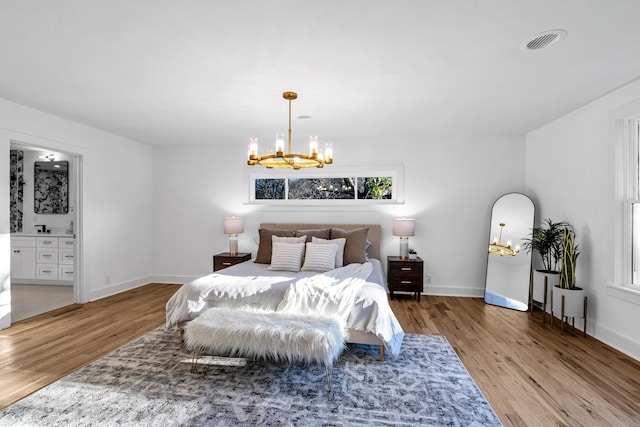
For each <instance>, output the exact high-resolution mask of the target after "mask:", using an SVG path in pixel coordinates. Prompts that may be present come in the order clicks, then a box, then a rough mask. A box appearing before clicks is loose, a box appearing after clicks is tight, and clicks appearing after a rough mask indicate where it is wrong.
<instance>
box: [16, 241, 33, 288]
mask: <svg viewBox="0 0 640 427" xmlns="http://www.w3.org/2000/svg"><path fill="white" fill-rule="evenodd" d="M11 276H12V277H14V278H16V279H33V278H35V277H36V239H35V238H33V237H19V238H17V239H13V238H12V239H11Z"/></svg>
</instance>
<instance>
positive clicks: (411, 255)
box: [409, 248, 418, 259]
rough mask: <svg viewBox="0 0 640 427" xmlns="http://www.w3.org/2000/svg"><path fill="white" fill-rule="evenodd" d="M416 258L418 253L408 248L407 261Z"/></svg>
mask: <svg viewBox="0 0 640 427" xmlns="http://www.w3.org/2000/svg"><path fill="white" fill-rule="evenodd" d="M417 257H418V253H417V252H416V251H415V250H413V249H411V248H409V259H416V258H417Z"/></svg>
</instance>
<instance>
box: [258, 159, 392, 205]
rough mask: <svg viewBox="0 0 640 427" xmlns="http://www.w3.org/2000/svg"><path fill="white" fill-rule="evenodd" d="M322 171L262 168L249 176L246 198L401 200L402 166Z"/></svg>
mask: <svg viewBox="0 0 640 427" xmlns="http://www.w3.org/2000/svg"><path fill="white" fill-rule="evenodd" d="M327 169H328V170H322V171H309V170H305V171H278V170H275V171H274V170H268V169H265V170H263V171H261V172H259V173H252V174H250V176H249V201H250V203H256V204H258V203H259V204H283V203H284V204H287V203H289V204H300V205H306V204H312V205H327V204H379V203H383V204H384V203H402V177H403V169H402V166H391V167H380V168H375V170H373V171H372V170H370V169H371V168H342V169H340V168H335V167H330V168H327Z"/></svg>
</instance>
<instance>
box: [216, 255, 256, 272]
mask: <svg viewBox="0 0 640 427" xmlns="http://www.w3.org/2000/svg"><path fill="white" fill-rule="evenodd" d="M250 259H251V253H249V252H238V253H237V254H235V255H231V254H230V253H229V252H222V253H219V254H216V255H214V256H213V271H218V270H222V269H223V268H227V267H231V266H232V265H236V264H240V263H241V262H245V261H249V260H250Z"/></svg>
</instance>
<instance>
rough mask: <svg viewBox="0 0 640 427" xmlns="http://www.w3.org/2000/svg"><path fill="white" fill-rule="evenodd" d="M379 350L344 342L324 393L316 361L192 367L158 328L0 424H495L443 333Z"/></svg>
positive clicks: (11, 410)
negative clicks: (382, 355) (384, 352)
mask: <svg viewBox="0 0 640 427" xmlns="http://www.w3.org/2000/svg"><path fill="white" fill-rule="evenodd" d="M378 356H379V353H378V349H377V348H376V347H374V346H365V345H349V347H348V348H347V350H346V351H345V352H344V353H343V355H342V356H341V358H340V360H339V361H338V362H337V363H336V364H335V366H334V368H333V370H332V372H331V381H332V391H329V390H328V387H327V382H326V376H325V374H326V372H325V370H324V368H323V367H321V366H315V365H310V366H305V365H304V364H294V365H286V364H277V363H271V362H265V361H247V363H246V364H245V363H229V364H227V365H226V366H222V365H217V364H207V363H204V364H200V365H199V366H198V369H197V372H196V373H192V372H191V365H190V363H188V362H190V356H189V354H188V353H186V352H185V351H184V349H183V347H182V346H181V344H180V342H179V339H178V335H177V332H176V331H175V330H167V329H165V328H158V329H156V330H154V331H152V332H150V333H148V334H146V335H145V336H143V337H142V338H140V339H138V340H136V341H133V342H131V343H129V344H127V345H126V346H124V347H122V348H120V349H118V350H116V351H115V352H113V353H111V354H109V355H107V356H105V357H102V358H101V359H99V360H97V361H95V362H93V363H91V364H89V365H87V366H86V367H84V368H82V369H80V370H78V371H76V372H74V373H73V374H71V375H69V376H67V377H65V378H63V379H61V380H60V381H57V382H55V383H53V384H51V385H49V386H47V387H45V388H43V389H42V390H40V391H38V392H36V393H34V394H32V395H31V396H28V397H26V398H24V399H22V400H21V401H19V402H16V403H15V404H13V405H11V406H9V407H8V408H5V409H4V410H3V411H0V426H7V425H11V426H45V425H46V426H112V425H113V426H115V425H122V426H125V425H126V426H156V425H157V426H203V425H215V426H238V425H241V426H250V425H251V426H253V425H264V426H314V425H318V426H320V425H322V426H352V425H353V426H372V425H380V426H392V425H393V426H404V425H406V426H409V425H411V426H415V425H434V426H442V425H446V426H499V425H502V424H501V423H500V420H499V419H498V417H497V416H496V414H495V413H494V411H493V409H492V408H491V406H490V405H489V403H488V402H487V401H486V399H485V398H484V396H483V395H482V393H481V392H480V390H479V389H478V387H477V385H476V384H475V382H474V381H473V379H472V378H471V377H470V376H469V374H468V372H467V370H466V369H465V367H464V366H463V365H462V363H461V361H460V359H459V358H458V356H457V355H456V353H455V351H454V350H453V348H452V347H451V345H450V344H449V342H448V341H447V340H446V338H445V337H442V336H428V335H406V336H405V339H404V342H403V344H402V350H401V353H400V356H399V357H398V358H397V359H395V360H394V359H387V360H385V361H384V362H379V361H378V360H377V358H378ZM232 362H233V360H232ZM211 363H215V361H213V362H211Z"/></svg>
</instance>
